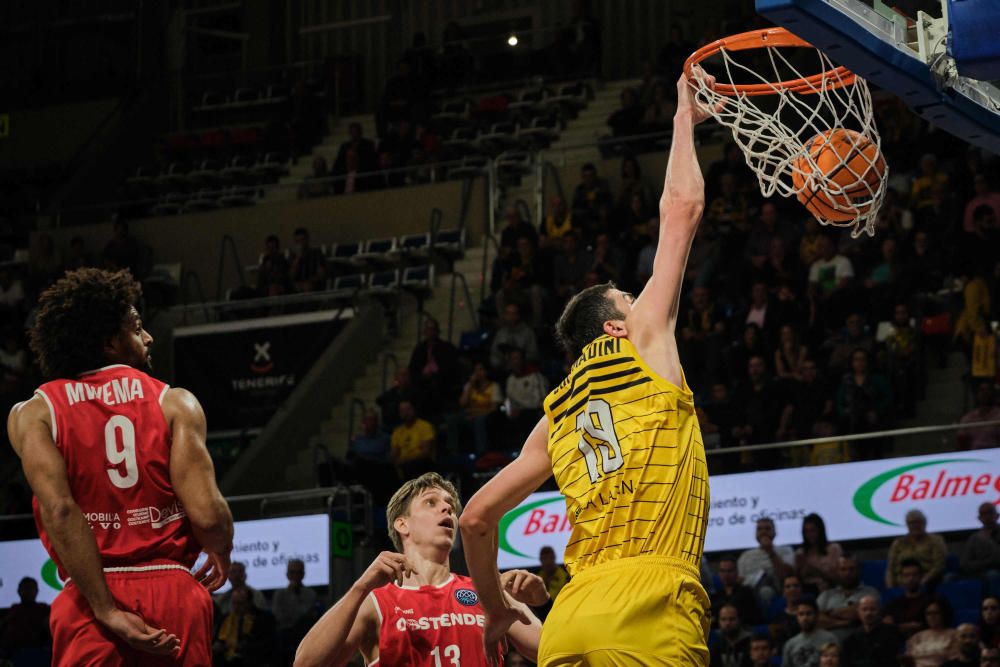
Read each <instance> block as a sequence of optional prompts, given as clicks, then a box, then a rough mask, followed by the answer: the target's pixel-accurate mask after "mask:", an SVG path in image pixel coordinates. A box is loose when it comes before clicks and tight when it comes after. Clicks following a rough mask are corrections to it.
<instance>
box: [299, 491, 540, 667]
mask: <svg viewBox="0 0 1000 667" xmlns="http://www.w3.org/2000/svg"><path fill="white" fill-rule="evenodd" d="M461 509H462V508H461V504H460V503H459V500H458V492H457V491H456V490H455V487H454V486H452V484H451V483H450V482H448V481H447V480H445V479H443V478H442V477H441V476H440V475H438V474H437V473H432V472H429V473H425V474H423V475H421V476H420V477H418V478H416V479H412V480H410V481H408V482H406V483H405V484H403V486H401V487H400V488H399V490H397V491H396V493H394V494H393V496H392V499H390V500H389V506H388V508H387V509H386V516H387V518H388V520H389V537H390V538H391V539H392V543H393V545H395V547H396V549H397V551H398V553H393V552H389V551H383V552H382V553H381V554H379V555H378V557H377V558H376V559H375V560H374V562H372V564H371V565H369V566H368V569H367V570H365V572H364V573H363V574H362V575H361V577H360V578H359V579H358V580H357V581H356V582H355V583H354V585H353V586H352V587H351V589H350V590H349V591H348V592H347V594H346V595H344V597H343V598H341V599H340V601H339V602H338V603H337V604H335V605H334V606H333V607H332V608H331V609H330V610H329V611H328V612H326V614H325V615H324V616H323V618H321V619H320V620H319V622H318V623H316V625H315V626H313V628H312V630H310V631H309V634H307V635H306V636H305V639H303V640H302V643H301V644H300V645H299V650H298V651H297V653H296V655H295V667H313V666H314V665H323V666H324V667H327V666H331V665H332V666H335V667H342V666H343V665H346V664H347V663H348V662H349V661H350V660H351V658H352V657H353V656H354V654H355V653H356V652H357V651H360V652H361V655H362V656H363V657H364V659H365V663H366V664H367V665H369V667H370V666H371V665H375V664H379V665H385V667H389V666H390V665H392V666H393V667H442V666H443V665H483V664H486V655H490V656H492V657H493V659H494V661H496V662H499V661H500V660H501V659H500V653H499V646H498V642H493V643H492V644H490V646H489V648H488V650H485V654H484V646H483V625H484V623H485V618H484V616H483V610H482V608H481V607H480V605H479V601H478V596H477V595H476V591H475V589H474V588H473V586H472V582H471V581H470V580H469V578H468V577H462V576H459V575H457V574H453V573H452V572H451V569H450V567H449V565H448V554H449V553H450V552H451V547H452V544H453V543H454V541H455V529H456V528H457V526H456V520H457V517H458V515H459V514H460V513H461ZM502 585H503V586H504V588H505V589H506V590H507V591H508V592H507V593H506V594H504V598H505V600H506V603H507V604H509V605H511V606H512V607H513V608H516V609H518V610H519V612H520V613H521V614H523V617H524V618H525V621H526V623H527V624H526V625H523V624H521V623H517V624H516V625H513V626H511V627H510V630H509V631H508V632H507V638H508V639H509V640H510V642H511V643H512V644H513V645H514V647H515V648H516V649H517V651H518V652H519V653H521V654H522V655H524V656H525V657H527V658H529V659H531V660H534V659H535V656H536V654H537V651H538V639H539V636H540V634H541V629H542V625H541V622H540V621H539V620H538V619H537V618H535V616H534V615H533V614H532V613H531V611H530V610H528V608H527V607H526V606H525V604H533V605H536V606H537V605H539V604H544V603H545V601H546V600H548V593H547V591H546V590H545V583H544V582H543V581H542V580H541V578H539V577H538V576H536V575H534V574H531V573H530V572H525V571H523V570H514V571H511V572H505V573H504V575H503V579H502Z"/></svg>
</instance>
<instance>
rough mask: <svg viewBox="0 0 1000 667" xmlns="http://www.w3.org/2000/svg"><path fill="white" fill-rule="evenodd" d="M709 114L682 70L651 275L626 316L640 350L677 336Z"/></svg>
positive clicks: (700, 198) (701, 198) (701, 203)
mask: <svg viewBox="0 0 1000 667" xmlns="http://www.w3.org/2000/svg"><path fill="white" fill-rule="evenodd" d="M708 117H709V114H708V113H707V112H706V111H704V110H703V109H700V108H699V107H698V106H697V103H696V101H695V98H694V93H693V91H692V89H691V86H690V84H689V83H688V79H687V76H686V75H683V74H682V75H681V78H680V79H679V80H678V82H677V111H676V112H675V114H674V132H673V137H672V139H671V145H670V156H669V158H668V160H667V170H666V175H665V176H664V180H663V194H662V195H661V196H660V206H659V209H660V211H659V212H660V237H659V241H658V242H657V246H656V256H655V259H654V260H653V275H652V276H651V277H650V279H649V282H647V283H646V287H645V288H644V289H643V290H642V294H641V295H640V296H639V298H638V299H637V300H636V302H635V306H634V307H633V309H632V311H631V312H630V313H629V316H628V319H627V320H626V324H627V327H628V330H629V339H630V340H632V341H633V342H634V343H635V344H636V346H637V347H638V348H639V350H640V351H645V350H644V348H645V349H648V348H649V346H650V345H656V343H657V342H658V340H659V339H661V338H662V337H664V336H667V337H669V338H670V339H672V338H673V332H674V326H675V324H676V322H677V311H678V305H679V302H680V290H681V284H682V283H683V280H684V270H685V267H686V265H687V260H688V253H689V252H690V250H691V242H692V241H693V240H694V235H695V231H696V230H697V228H698V223H699V222H700V221H701V216H702V212H703V210H704V208H705V182H704V179H703V178H702V175H701V167H700V165H699V164H698V154H697V152H696V151H695V146H694V126H695V125H697V124H698V123H700V122H701V121H703V120H705V119H706V118H708ZM674 356H675V357H676V354H674ZM644 358H645V355H644ZM668 367H675V368H676V372H675V373H674V375H675V377H668V378H667V379H668V380H670V381H671V382H674V383H675V384H680V364H679V362H677V363H676V364H668Z"/></svg>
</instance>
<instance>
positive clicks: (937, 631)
mask: <svg viewBox="0 0 1000 667" xmlns="http://www.w3.org/2000/svg"><path fill="white" fill-rule="evenodd" d="M924 618H925V620H926V622H927V628H926V629H925V630H921V631H920V632H918V633H917V634H915V635H913V636H912V637H910V638H909V639H907V640H906V655H907V656H908V657H909V658H910V659H912V660H913V667H941V663H943V662H945V661H946V660H952V659H954V658H957V657H958V633H957V632H956V631H955V628H953V627H951V609H950V608H949V607H948V605H947V604H945V602H944V601H943V600H933V601H931V603H930V604H929V605H927V608H926V609H925V610H924Z"/></svg>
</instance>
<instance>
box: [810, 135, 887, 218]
mask: <svg viewBox="0 0 1000 667" xmlns="http://www.w3.org/2000/svg"><path fill="white" fill-rule="evenodd" d="M804 148H805V153H804V154H803V155H800V156H799V157H798V158H796V160H795V164H794V169H793V170H792V184H793V185H794V186H795V189H796V190H797V191H798V197H799V201H800V202H802V205H803V206H805V207H806V208H807V209H809V212H810V213H812V214H813V215H814V216H816V217H817V218H819V219H820V220H831V221H834V222H849V221H851V220H854V219H855V218H857V217H858V216H859V215H861V214H862V213H866V212H867V211H868V210H869V209H870V208H871V206H872V195H873V194H874V193H875V192H876V191H877V190H878V187H879V181H881V180H882V178H883V177H884V176H885V159H884V158H883V157H882V154H881V152H879V149H878V146H876V145H875V144H874V143H873V142H872V141H871V139H869V138H868V137H866V136H864V135H862V134H860V133H858V132H855V131H854V130H846V129H844V128H836V129H833V130H827V131H826V132H822V133H820V134H817V135H816V136H815V137H813V138H812V139H810V140H809V143H807V144H806V145H805V147H804ZM810 157H811V158H812V162H810V160H809V158H810ZM813 164H815V165H816V167H818V168H819V171H821V172H823V173H824V174H826V175H827V177H828V178H829V179H830V180H831V181H833V182H834V183H836V184H837V185H838V186H839V187H840V188H841V189H839V190H838V189H834V191H833V192H827V191H826V190H825V189H823V188H818V189H817V188H814V187H811V186H807V185H806V178H807V177H808V176H809V174H811V173H812V172H813ZM838 207H839V208H838ZM844 208H848V209H853V210H847V211H845V210H841V209H844Z"/></svg>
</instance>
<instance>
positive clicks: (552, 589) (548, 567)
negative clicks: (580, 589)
mask: <svg viewBox="0 0 1000 667" xmlns="http://www.w3.org/2000/svg"><path fill="white" fill-rule="evenodd" d="M538 563H539V567H538V571H537V572H535V574H537V575H538V576H539V577H541V578H542V581H543V582H545V590H547V591H548V592H549V599H548V601H546V603H545V604H544V605H542V606H541V607H535V613H536V614H537V615H538V618H540V619H542V620H545V617H546V616H548V613H549V610H551V609H552V603H553V602H555V599H556V597H558V595H559V591H561V590H562V589H563V587H564V586H565V585H566V584H568V583H569V572H567V571H566V568H564V567H563V566H562V565H560V564H559V563H557V562H556V552H555V550H554V549H553V548H552V547H549V546H545V547H542V548H541V549H540V550H539V551H538Z"/></svg>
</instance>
